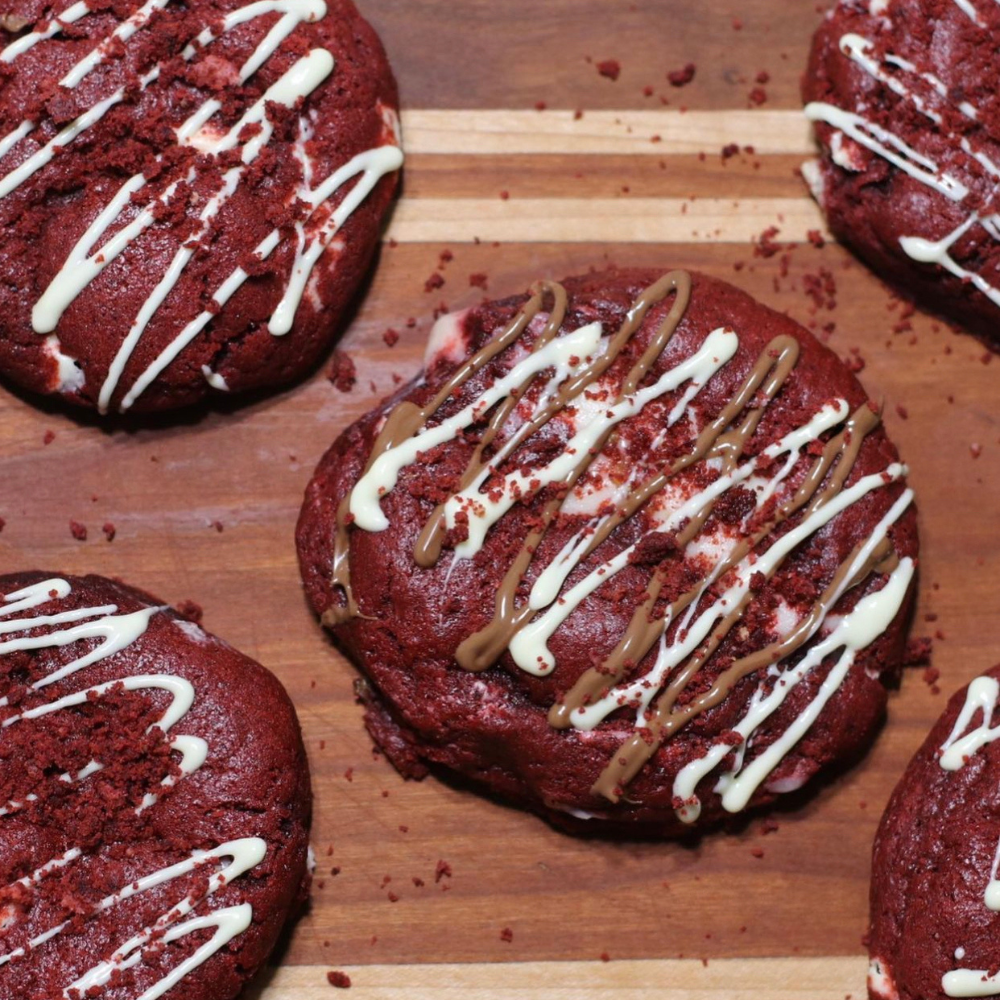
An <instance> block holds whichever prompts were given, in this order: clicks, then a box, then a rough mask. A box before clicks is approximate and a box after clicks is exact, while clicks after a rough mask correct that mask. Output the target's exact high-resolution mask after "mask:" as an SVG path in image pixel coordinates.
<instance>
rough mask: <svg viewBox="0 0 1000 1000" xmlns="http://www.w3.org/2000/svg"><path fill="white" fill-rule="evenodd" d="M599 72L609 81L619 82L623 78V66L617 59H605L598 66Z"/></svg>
mask: <svg viewBox="0 0 1000 1000" xmlns="http://www.w3.org/2000/svg"><path fill="white" fill-rule="evenodd" d="M597 72H598V73H600V74H601V76H606V77H607V78H608V79H609V80H617V79H618V77H619V76H621V72H622V66H621V63H620V62H619V61H618V60H617V59H605V60H604V61H603V62H599V63H598V64H597Z"/></svg>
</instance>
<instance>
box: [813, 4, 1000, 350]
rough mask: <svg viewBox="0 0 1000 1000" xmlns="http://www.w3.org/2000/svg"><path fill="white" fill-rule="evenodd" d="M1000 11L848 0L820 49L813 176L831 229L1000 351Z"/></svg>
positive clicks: (819, 41) (836, 11) (900, 284)
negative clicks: (818, 150) (817, 148)
mask: <svg viewBox="0 0 1000 1000" xmlns="http://www.w3.org/2000/svg"><path fill="white" fill-rule="evenodd" d="M998 45H1000V5H998V4H997V3H996V2H995V0H841V2H840V3H838V4H837V5H836V6H835V7H834V8H833V10H831V11H829V13H828V14H827V15H826V18H825V20H824V22H823V24H822V26H821V27H820V29H819V30H818V31H817V33H816V37H815V39H814V41H813V47H812V54H811V56H810V60H809V66H808V69H807V71H806V73H805V74H804V76H803V84H802V88H803V97H804V99H805V101H806V102H807V103H806V109H805V110H806V116H807V117H808V118H809V119H811V120H812V121H813V122H815V125H816V135H817V138H818V139H819V142H820V146H821V150H822V155H821V157H820V159H819V160H815V161H811V162H809V163H807V164H805V166H804V167H803V175H804V176H805V178H806V180H807V181H808V182H809V184H810V186H811V187H812V190H813V193H814V194H815V196H816V199H817V201H819V203H820V205H821V206H822V208H823V210H824V211H825V213H826V216H827V219H828V220H829V225H830V229H831V230H832V231H833V233H834V234H835V235H836V236H837V238H838V239H839V240H841V241H842V242H843V243H844V244H846V245H847V246H849V247H850V248H851V249H852V250H853V251H854V252H855V253H857V255H858V256H859V257H861V258H862V259H863V260H864V261H865V262H866V263H867V264H868V265H869V266H870V267H871V268H872V270H874V271H875V273H876V274H877V275H878V276H879V277H880V278H883V279H885V280H886V281H889V282H891V283H892V284H893V285H894V286H896V287H897V288H898V289H899V290H900V291H901V292H902V293H903V294H904V295H907V296H910V297H913V298H915V299H917V301H918V302H920V303H922V304H923V305H925V306H927V307H929V308H930V309H933V310H935V311H937V312H940V313H941V314H942V315H943V316H945V317H946V318H948V319H950V320H952V321H955V322H958V323H960V324H962V325H963V326H965V327H966V328H967V329H968V330H969V331H970V332H971V333H974V334H976V335H977V336H978V337H980V338H981V339H982V340H983V341H985V343H986V344H987V345H988V346H990V347H992V348H994V349H1000V333H998V331H1000V200H998V190H1000V63H998V60H997V58H996V52H997V46H998Z"/></svg>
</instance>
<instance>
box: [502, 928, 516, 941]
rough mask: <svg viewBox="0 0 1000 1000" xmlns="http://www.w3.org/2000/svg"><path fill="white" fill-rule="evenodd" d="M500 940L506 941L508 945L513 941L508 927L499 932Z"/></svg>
mask: <svg viewBox="0 0 1000 1000" xmlns="http://www.w3.org/2000/svg"><path fill="white" fill-rule="evenodd" d="M500 940H501V941H506V942H507V943H508V944H510V942H511V941H513V940H514V932H513V931H512V930H511V929H510V928H509V927H505V928H504V929H503V930H502V931H501V932H500Z"/></svg>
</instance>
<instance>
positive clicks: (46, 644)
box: [0, 579, 267, 1000]
mask: <svg viewBox="0 0 1000 1000" xmlns="http://www.w3.org/2000/svg"><path fill="white" fill-rule="evenodd" d="M71 592H72V588H71V586H70V584H69V583H68V582H67V581H65V580H60V579H50V580H43V581H41V582H39V583H36V584H32V585H31V586H29V587H25V588H24V589H23V590H19V591H16V592H14V593H11V594H7V595H5V596H3V597H2V599H0V600H2V603H0V656H3V655H6V654H10V653H14V652H20V651H27V650H35V649H51V648H60V647H64V646H68V645H72V644H74V643H77V642H82V641H85V640H93V639H102V640H103V641H102V642H100V643H99V644H98V645H96V646H94V648H93V649H92V650H91V651H90V652H88V653H86V654H85V655H83V656H80V657H78V658H77V659H75V660H72V661H71V662H69V663H67V664H66V665H65V666H63V667H60V668H59V669H58V670H55V671H53V672H52V673H50V674H48V675H46V676H45V677H43V678H41V679H40V680H38V681H36V682H34V683H33V684H32V685H31V686H30V688H29V690H31V691H39V690H41V689H43V688H45V687H47V686H48V685H50V684H53V683H55V682H56V681H61V680H65V679H66V678H67V677H70V676H72V675H73V674H75V673H76V672H77V671H80V670H84V669H85V668H87V667H89V666H92V665H93V664H95V663H98V662H101V661H103V660H107V659H109V658H110V657H112V656H114V655H115V654H116V653H118V652H120V651H121V650H123V649H125V648H127V647H128V646H130V645H131V644H132V643H134V642H135V641H136V640H138V639H139V638H140V637H141V636H142V635H143V634H144V633H145V632H146V630H147V628H148V627H149V622H150V619H151V618H152V617H153V616H154V615H156V614H159V613H160V612H162V611H163V610H165V609H164V608H163V607H150V608H143V609H142V610H140V611H137V612H134V613H132V614H126V615H118V614H116V612H117V610H118V608H117V606H116V605H102V606H98V607H84V608H73V609H69V610H65V611H58V610H56V611H55V612H54V613H51V614H39V615H35V616H34V617H30V616H29V617H25V618H14V617H12V616H14V615H20V614H22V613H24V612H29V611H33V610H34V609H36V608H41V607H43V606H45V605H47V604H50V603H56V602H59V601H61V600H63V599H64V598H66V597H68V596H69V594H70V593H71ZM62 626H71V627H69V628H64V627H62ZM39 630H43V631H42V633H41V634H34V633H37V632H39ZM45 630H47V631H45ZM19 633H28V634H21V635H20V636H19V635H18V634H19ZM6 636H14V638H4V637H6ZM116 690H125V691H140V690H160V691H164V692H166V693H167V694H169V695H170V703H169V704H168V706H167V707H166V709H165V710H164V712H163V714H162V715H161V716H160V718H159V719H158V720H157V721H156V722H155V723H153V725H152V726H151V727H150V729H153V728H157V729H159V730H160V731H161V732H162V733H163V734H164V736H166V735H168V734H169V733H170V731H171V730H172V729H173V727H174V726H175V725H177V723H179V722H180V721H181V720H182V719H183V718H184V717H185V716H186V715H187V713H188V712H189V711H190V709H191V707H192V705H193V704H194V702H195V698H196V691H195V688H194V686H193V685H192V684H191V682H190V681H188V680H187V679H186V678H183V677H178V676H175V675H172V674H137V675H130V676H126V677H122V678H119V679H117V680H112V681H107V682H105V683H102V684H97V685H92V686H90V687H87V688H84V689H82V690H78V691H75V692H72V693H70V694H67V695H64V696H63V697H61V698H58V699H56V700H54V701H50V702H44V703H42V704H40V705H36V706H35V707H33V708H29V709H25V710H23V711H20V712H17V713H16V714H14V715H10V716H7V717H6V718H5V719H3V721H2V723H0V739H2V734H3V732H4V731H5V730H7V729H8V728H9V727H11V726H13V725H15V724H17V723H21V722H24V721H26V720H31V719H38V718H42V717H44V716H47V715H51V714H52V713H55V712H60V711H63V710H65V709H69V708H73V707H75V706H78V705H83V704H85V703H88V702H91V701H93V700H95V699H99V698H100V697H101V696H102V695H104V694H106V693H107V692H110V691H116ZM7 705H8V699H7V698H3V699H0V706H7ZM170 747H171V749H173V750H174V751H176V752H177V753H179V754H180V757H181V759H180V762H179V765H178V771H177V773H175V774H171V775H168V776H167V777H166V778H165V779H164V780H163V782H162V785H161V787H170V786H172V785H174V784H175V783H176V782H177V781H178V780H179V779H180V778H183V777H185V776H186V775H190V774H193V773H194V772H195V771H197V770H198V769H199V768H201V767H202V765H203V764H204V763H205V761H206V759H207V757H208V752H209V747H208V744H207V743H206V741H205V740H203V739H202V738H201V737H199V736H194V735H190V734H179V735H174V736H172V737H171V739H170ZM103 766H104V765H102V764H101V763H100V762H99V761H91V762H90V763H89V764H88V765H87V766H86V767H84V768H83V769H81V770H80V771H79V772H78V773H77V774H76V775H71V774H63V775H61V777H60V780H62V781H65V782H68V783H74V782H81V781H84V780H86V779H87V778H88V777H90V776H91V775H92V774H95V773H97V772H98V771H100V770H101V769H102V768H103ZM35 801H38V797H37V796H36V795H34V794H32V795H28V796H25V798H24V800H23V801H20V802H8V803H7V805H6V806H5V807H3V808H2V809H0V818H2V817H4V816H7V815H9V814H11V813H14V812H17V811H19V810H20V809H22V808H23V807H24V806H25V804H26V803H27V802H35ZM156 801H157V795H156V794H155V793H153V792H147V793H146V795H145V796H144V797H143V800H142V802H141V804H140V805H139V806H138V807H137V808H136V812H137V813H142V812H144V811H145V810H146V809H149V808H150V807H151V806H152V805H154V804H155V802H156ZM266 852H267V844H266V842H265V841H264V840H262V839H261V838H259V837H247V838H243V839H241V840H235V841H231V842H229V843H225V844H221V845H219V846H218V847H217V848H215V849H214V850H211V851H207V852H206V851H194V852H193V853H192V854H191V855H190V857H188V858H187V859H185V860H183V861H181V862H179V863H177V864H174V865H171V866H168V867H166V868H163V869H160V870H159V871H155V872H151V873H149V874H147V875H145V876H143V877H141V878H139V879H136V880H134V881H132V882H130V883H129V884H128V885H126V886H123V887H122V888H121V889H119V890H118V891H117V892H115V893H112V894H111V895H109V896H106V897H105V898H104V899H102V900H101V901H100V902H99V903H97V904H96V906H95V907H94V909H93V910H92V911H91V914H90V916H94V915H97V914H100V913H104V912H106V911H107V910H110V909H111V908H113V907H114V906H116V905H117V904H118V903H120V902H123V901H124V900H127V899H129V898H131V897H132V896H134V895H136V894H137V893H141V892H145V891H147V890H149V889H152V888H154V887H156V886H160V885H163V884H165V883H168V882H170V881H173V880H174V879H178V878H181V877H183V876H185V875H188V874H190V873H192V872H194V871H197V870H198V869H200V868H202V867H205V866H209V865H215V866H216V867H217V866H218V865H219V864H220V863H221V862H223V861H225V860H226V859H229V862H228V864H224V865H222V867H221V868H219V870H218V871H216V872H215V873H214V874H212V875H211V876H210V877H209V878H208V879H207V880H206V882H205V883H204V884H203V885H200V887H199V888H198V889H196V890H195V891H194V892H193V893H192V894H190V895H189V896H187V897H186V898H184V899H183V900H181V901H180V902H178V903H176V904H174V905H173V906H172V907H171V908H170V909H169V910H168V911H167V912H165V913H164V914H162V915H161V916H160V917H159V918H158V919H157V920H156V921H155V922H154V923H153V924H152V925H151V926H149V927H146V928H144V929H143V930H141V931H139V932H138V933H137V934H135V935H133V936H132V937H131V938H129V939H128V940H127V941H125V942H124V943H122V944H121V945H119V946H118V947H116V949H115V951H114V953H113V954H112V955H111V956H110V957H109V958H107V959H105V960H103V961H101V962H99V963H98V964H97V965H95V966H94V967H93V968H91V969H89V970H88V971H86V972H85V973H84V974H83V975H82V976H80V977H79V978H78V979H76V980H75V981H74V982H73V983H71V984H69V985H68V986H66V988H65V989H64V990H63V992H62V996H63V997H65V998H69V997H71V996H77V995H83V994H85V993H86V991H87V990H89V989H99V988H101V987H103V986H105V985H106V984H107V983H108V982H109V981H110V980H111V977H112V976H113V975H115V974H116V973H118V972H120V971H124V970H126V969H129V968H132V967H133V966H136V965H138V964H139V963H140V962H141V961H142V956H143V949H144V948H145V947H146V946H147V945H149V944H150V943H151V942H153V941H154V940H156V941H159V942H162V943H164V944H169V943H171V942H173V941H177V940H179V939H181V938H183V937H185V936H186V935H189V934H193V933H195V932H196V931H202V930H212V931H213V933H212V935H211V937H209V938H208V939H207V940H206V941H205V942H204V943H203V944H201V945H200V946H199V947H198V948H197V949H196V950H195V951H194V952H192V953H191V954H190V955H189V956H187V957H186V958H185V959H184V960H183V961H181V962H180V963H179V964H178V965H177V966H176V967H175V968H173V969H172V970H171V971H170V972H169V973H168V974H167V975H166V976H164V977H162V978H161V979H160V980H159V981H158V982H156V983H155V984H154V985H153V986H151V987H150V988H149V989H147V990H146V991H145V992H143V993H142V994H141V996H140V997H139V998H138V1000H156V998H157V997H160V996H162V995H163V994H164V993H166V992H167V991H168V990H170V989H172V988H173V987H174V986H176V985H177V983H179V982H180V981H181V980H182V979H183V978H184V977H185V976H187V975H188V974H189V973H191V972H192V971H193V970H194V969H196V968H197V967H198V966H200V965H201V964H202V963H204V962H205V961H207V960H208V959H209V958H210V957H211V956H212V955H214V954H215V953H216V952H217V951H219V949H221V948H223V947H225V945H226V944H228V943H229V942H230V941H231V940H232V939H233V938H235V937H236V936H238V935H239V934H241V933H243V931H245V930H246V929H247V927H249V926H250V922H251V920H252V917H253V911H252V908H251V906H250V904H248V903H243V904H240V905H238V906H231V907H227V908H223V909H219V910H215V911H212V912H210V913H206V914H202V915H199V916H191V914H192V913H193V912H194V911H195V910H196V909H197V908H198V907H200V906H201V905H202V904H203V903H204V902H205V901H206V900H207V899H208V898H209V897H210V896H212V895H213V894H214V893H216V892H218V891H219V890H220V889H222V888H224V887H225V886H227V885H229V883H230V882H232V881H233V880H234V879H236V878H238V877H239V876H240V875H242V874H244V873H245V872H248V871H250V870H251V869H252V868H255V867H256V866H257V865H258V864H260V862H261V861H262V860H263V859H264V856H265V854H266ZM83 856H84V854H83V852H82V851H81V850H80V849H79V848H76V847H74V848H70V849H68V850H67V851H65V852H64V853H63V854H62V855H60V856H59V857H58V858H53V859H52V860H51V861H48V862H46V863H45V864H44V865H42V866H41V867H39V868H38V869H36V870H35V871H34V872H32V873H31V874H30V875H27V876H24V877H23V878H21V879H19V880H17V884H19V885H22V886H24V887H25V888H31V887H32V886H36V885H38V884H40V883H41V882H42V881H44V879H45V878H47V877H48V876H49V875H51V874H53V873H55V872H58V871H60V870H62V869H64V868H66V867H67V866H68V865H71V864H72V863H73V862H75V861H76V860H78V859H79V858H81V857H83ZM188 917H190V919H185V918H188ZM69 923H70V921H69V920H67V921H64V922H63V923H60V924H58V925H56V926H53V927H50V928H49V929H48V930H46V931H44V932H43V933H41V934H39V935H36V936H35V937H34V938H33V939H32V940H31V941H30V942H28V944H27V945H26V946H23V947H20V948H16V949H14V950H13V951H10V952H7V953H5V954H0V967H3V966H4V965H6V964H7V963H9V962H11V961H13V960H15V959H18V958H22V957H24V956H25V955H26V954H27V953H28V951H29V950H34V949H37V948H40V947H41V946H42V945H44V944H46V943H47V942H48V941H51V940H52V939H54V938H55V937H57V936H58V935H59V934H60V933H61V932H62V931H63V930H64V929H65V928H66V927H67V926H68V924H69Z"/></svg>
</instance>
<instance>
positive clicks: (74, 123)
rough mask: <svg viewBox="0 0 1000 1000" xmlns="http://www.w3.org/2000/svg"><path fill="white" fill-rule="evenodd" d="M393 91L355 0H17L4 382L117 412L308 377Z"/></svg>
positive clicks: (1, 350)
mask: <svg viewBox="0 0 1000 1000" xmlns="http://www.w3.org/2000/svg"><path fill="white" fill-rule="evenodd" d="M397 103H398V101H397V95H396V84H395V81H394V80H393V77H392V72H391V71H390V69H389V64H388V62H387V60H386V57H385V53H384V52H383V51H382V46H381V44H380V43H379V40H378V38H377V37H376V35H375V33H374V31H373V30H372V29H371V28H370V27H369V26H368V24H367V23H366V22H365V21H364V20H362V18H361V16H360V14H359V13H358V11H357V9H356V8H355V6H354V4H353V3H352V2H351V0H186V2H179V0H145V2H142V0H122V2H119V3H113V4H112V3H100V4H94V3H88V2H87V0H76V2H68V0H56V2H55V3H53V4H44V3H41V2H39V0H5V2H4V3H3V4H0V376H3V377H5V378H7V379H9V380H10V381H11V382H13V383H15V384H16V385H18V386H20V387H22V388H24V389H27V390H30V391H32V392H37V393H48V394H53V395H56V396H58V397H60V398H61V399H63V400H65V401H67V402H69V403H73V404H76V405H80V406H86V407H93V408H95V409H97V410H99V411H100V412H101V413H108V412H112V411H118V412H122V413H124V412H126V411H130V410H131V411H136V412H137V411H151V410H167V409H173V408H176V407H180V406H187V405H189V404H192V403H196V402H198V401H200V400H202V399H204V398H205V397H206V396H208V395H209V394H211V393H213V392H223V393H237V392H242V391H246V390H249V389H259V388H265V387H272V386H276V385H282V384H285V383H288V382H290V381H292V380H294V379H297V378H300V377H301V376H302V375H303V374H305V373H306V372H308V371H309V369H310V368H311V367H312V366H314V365H315V364H316V362H317V361H318V360H319V359H320V358H321V357H322V355H323V352H324V351H325V350H326V349H327V348H328V347H329V346H330V343H331V341H332V339H333V337H334V335H335V333H336V330H337V325H338V323H339V321H340V319H341V317H342V315H343V313H344V312H345V311H346V309H347V307H348V306H349V304H350V302H351V300H352V298H353V295H354V293H355V291H356V290H357V288H358V285H359V284H360V283H361V281H362V279H363V277H364V275H365V273H366V270H367V267H368V264H369V262H370V261H371V259H372V256H373V254H374V251H375V248H376V246H377V244H378V240H379V233H380V226H381V221H382V217H383V215H384V214H385V212H386V210H387V208H388V206H389V203H390V201H391V199H392V194H393V190H394V188H395V178H396V172H397V171H398V169H399V167H400V165H401V163H402V153H401V151H400V149H399V122H398V119H397V111H396V108H397Z"/></svg>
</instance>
